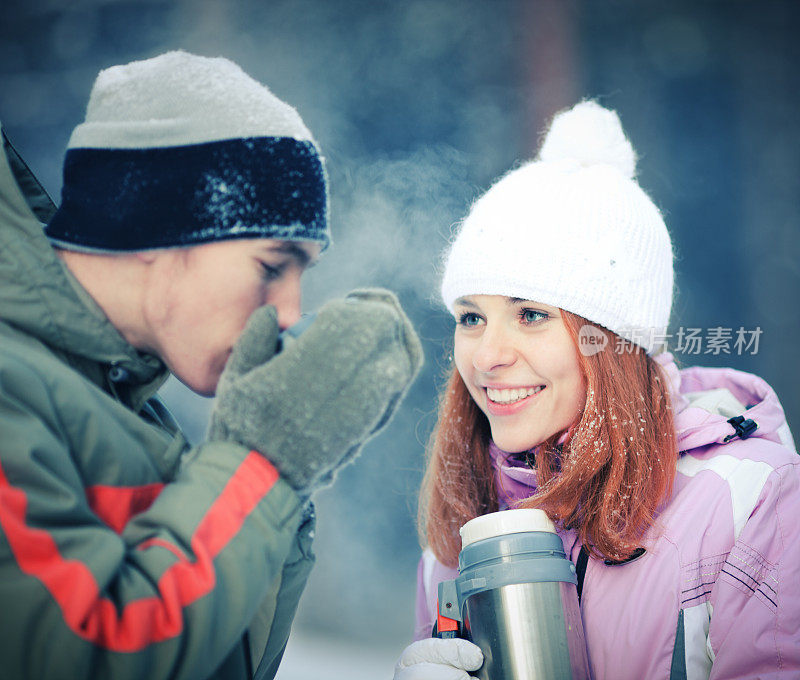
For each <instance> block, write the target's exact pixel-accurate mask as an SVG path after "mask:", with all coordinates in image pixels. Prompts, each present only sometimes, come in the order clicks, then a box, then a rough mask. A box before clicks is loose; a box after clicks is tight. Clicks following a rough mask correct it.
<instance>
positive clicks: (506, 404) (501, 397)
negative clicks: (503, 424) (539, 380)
mask: <svg viewBox="0 0 800 680" xmlns="http://www.w3.org/2000/svg"><path fill="white" fill-rule="evenodd" d="M544 389H545V386H544V385H536V386H535V387H510V388H502V389H498V388H494V387H485V388H484V391H485V392H486V408H487V410H488V411H489V412H490V413H491V414H493V415H512V414H514V413H516V412H517V411H521V410H522V409H523V408H525V407H526V406H527V405H528V404H529V403H530V402H531V401H532V400H533V399H534V398H535V397H536V395H537V394H539V393H540V392H541V391H542V390H544Z"/></svg>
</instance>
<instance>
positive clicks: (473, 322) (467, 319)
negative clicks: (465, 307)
mask: <svg viewBox="0 0 800 680" xmlns="http://www.w3.org/2000/svg"><path fill="white" fill-rule="evenodd" d="M480 322H481V317H479V316H478V315H477V314H475V313H473V312H464V314H461V315H460V316H459V317H458V324H459V326H467V327H471V326H477V325H478V324H479V323H480Z"/></svg>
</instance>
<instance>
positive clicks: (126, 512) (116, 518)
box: [86, 482, 164, 534]
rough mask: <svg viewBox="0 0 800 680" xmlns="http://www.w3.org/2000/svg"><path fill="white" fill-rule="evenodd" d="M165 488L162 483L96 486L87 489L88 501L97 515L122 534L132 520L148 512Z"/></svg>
mask: <svg viewBox="0 0 800 680" xmlns="http://www.w3.org/2000/svg"><path fill="white" fill-rule="evenodd" d="M163 488H164V485H163V484H162V483H161V482H156V483H154V484H144V485H142V486H106V485H104V484H96V485H95V486H89V487H87V488H86V500H88V501H89V507H90V508H91V509H92V512H94V514H95V515H97V516H98V517H99V518H100V519H102V520H103V521H104V522H105V523H106V524H108V526H110V527H111V528H112V529H113V530H114V531H116V532H117V533H118V534H121V533H122V530H123V529H124V528H125V525H126V524H127V523H128V521H129V520H130V518H131V517H133V516H134V515H138V514H139V513H140V512H144V511H145V510H147V508H149V507H150V506H151V505H152V504H153V501H154V500H155V499H156V498H158V494H160V493H161V489H163Z"/></svg>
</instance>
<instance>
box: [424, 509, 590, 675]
mask: <svg viewBox="0 0 800 680" xmlns="http://www.w3.org/2000/svg"><path fill="white" fill-rule="evenodd" d="M458 571H459V576H458V578H456V579H453V580H452V581H445V582H444V583H441V584H439V622H438V626H439V631H440V632H439V634H440V635H445V636H446V635H450V636H452V635H454V633H449V634H448V633H443V629H447V628H449V629H450V630H454V629H455V628H456V627H458V629H459V630H460V633H459V634H460V635H461V636H462V637H466V638H468V639H470V640H472V641H473V642H474V643H475V644H476V645H478V647H480V648H481V650H482V651H483V655H484V663H483V666H481V668H480V670H478V672H477V676H478V677H479V678H481V680H561V679H564V680H581V679H584V678H589V677H590V674H589V662H588V658H587V653H586V642H585V639H584V635H583V624H582V622H581V612H580V606H579V604H578V593H577V589H576V584H577V578H576V575H575V565H574V564H572V562H571V561H570V560H568V559H567V557H566V555H565V553H564V546H563V544H562V542H561V539H560V538H559V536H558V535H557V534H556V532H555V528H554V526H553V523H552V522H551V521H550V519H549V518H548V517H547V515H546V514H545V513H544V512H543V511H541V510H533V509H517V510H504V511H502V512H494V513H491V514H488V515H483V516H482V517H476V518H475V519H473V520H470V521H469V522H467V523H466V524H465V525H464V526H463V527H461V553H460V554H459V557H458Z"/></svg>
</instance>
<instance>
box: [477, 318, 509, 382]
mask: <svg viewBox="0 0 800 680" xmlns="http://www.w3.org/2000/svg"><path fill="white" fill-rule="evenodd" d="M516 357H517V353H516V350H515V349H514V346H513V343H512V341H511V338H510V337H509V336H508V333H506V332H505V331H504V330H503V328H502V327H501V326H492V325H487V326H486V330H485V331H484V332H483V334H482V335H481V339H480V343H479V344H478V347H477V348H476V349H475V353H474V354H473V355H472V365H473V366H474V367H475V368H476V369H477V370H478V371H480V372H481V373H491V372H492V371H493V370H495V369H497V368H501V367H503V366H509V365H511V364H513V363H514V361H515V360H516Z"/></svg>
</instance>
